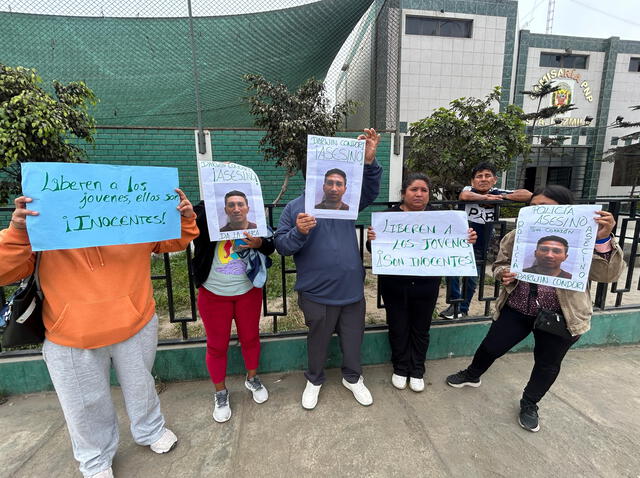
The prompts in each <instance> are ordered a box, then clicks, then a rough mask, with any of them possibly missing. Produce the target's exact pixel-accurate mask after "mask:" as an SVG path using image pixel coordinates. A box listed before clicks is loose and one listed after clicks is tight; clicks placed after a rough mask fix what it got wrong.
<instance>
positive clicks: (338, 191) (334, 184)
mask: <svg viewBox="0 0 640 478" xmlns="http://www.w3.org/2000/svg"><path fill="white" fill-rule="evenodd" d="M346 191H347V175H346V174H345V172H344V171H343V170H341V169H338V168H333V169H330V170H329V171H327V172H326V173H325V175H324V182H323V183H322V193H323V197H322V201H321V202H320V203H318V204H316V205H315V208H316V209H337V210H340V211H348V210H349V205H348V204H345V203H343V202H342V196H344V193H345V192H346Z"/></svg>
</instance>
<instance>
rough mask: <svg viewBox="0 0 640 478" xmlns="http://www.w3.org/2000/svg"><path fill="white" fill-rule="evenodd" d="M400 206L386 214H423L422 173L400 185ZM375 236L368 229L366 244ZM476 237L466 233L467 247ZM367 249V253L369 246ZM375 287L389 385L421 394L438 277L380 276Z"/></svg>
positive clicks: (425, 193) (425, 202)
mask: <svg viewBox="0 0 640 478" xmlns="http://www.w3.org/2000/svg"><path fill="white" fill-rule="evenodd" d="M400 194H401V195H402V200H401V202H400V204H398V205H396V206H392V207H391V208H389V209H387V211H386V212H391V211H398V212H408V211H425V210H428V207H427V206H428V204H429V178H428V177H427V176H426V175H425V174H422V173H412V174H410V175H408V176H407V177H406V178H405V179H404V181H403V182H402V189H401V190H400ZM375 238H376V233H375V231H374V230H373V228H371V227H369V230H368V233H367V239H368V241H372V240H375ZM476 239H477V234H476V232H475V231H474V230H473V229H469V239H468V240H469V243H471V244H473V243H475V241H476ZM367 248H368V249H369V250H371V247H370V243H369V242H367ZM378 278H379V287H380V294H381V295H382V300H383V301H384V305H385V310H386V314H387V324H388V325H389V343H390V345H391V363H392V364H393V375H392V376H391V383H392V384H393V386H394V387H396V388H398V389H404V388H405V387H406V386H407V380H408V381H409V388H411V390H413V391H414V392H422V391H423V390H424V379H423V376H424V373H425V367H424V362H425V360H426V358H427V349H428V347H429V329H430V328H431V319H432V318H433V310H434V308H435V306H436V301H437V300H438V293H439V289H440V281H441V278H440V277H425V276H404V275H403V276H395V275H380V276H378Z"/></svg>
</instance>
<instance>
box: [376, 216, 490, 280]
mask: <svg viewBox="0 0 640 478" xmlns="http://www.w3.org/2000/svg"><path fill="white" fill-rule="evenodd" d="M371 226H372V228H373V230H374V232H375V233H376V239H375V241H371V265H372V269H373V273H374V274H385V275H410V276H477V275H478V271H477V269H476V261H475V256H474V254H473V246H472V245H471V244H469V242H468V237H469V232H468V230H469V225H468V223H467V215H466V214H465V212H464V211H420V212H374V213H373V214H371Z"/></svg>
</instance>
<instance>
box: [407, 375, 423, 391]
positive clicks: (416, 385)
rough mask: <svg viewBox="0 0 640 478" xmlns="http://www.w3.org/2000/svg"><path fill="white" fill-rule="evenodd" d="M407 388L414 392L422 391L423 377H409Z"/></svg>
mask: <svg viewBox="0 0 640 478" xmlns="http://www.w3.org/2000/svg"><path fill="white" fill-rule="evenodd" d="M409 388H410V389H411V390H413V391H414V392H423V391H424V379H423V378H413V377H411V378H409Z"/></svg>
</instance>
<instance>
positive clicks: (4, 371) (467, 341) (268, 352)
mask: <svg viewBox="0 0 640 478" xmlns="http://www.w3.org/2000/svg"><path fill="white" fill-rule="evenodd" d="M591 325H592V328H591V330H590V331H589V332H588V333H586V334H585V335H584V336H583V337H582V338H581V339H580V341H579V342H578V343H577V344H576V345H575V346H574V347H589V346H602V345H622V344H631V343H638V342H640V312H638V311H637V310H636V311H625V312H618V311H607V312H604V313H596V314H595V315H594V317H593V319H592V322H591ZM489 326H490V322H479V323H470V324H446V325H438V326H434V327H433V328H432V330H431V342H430V345H429V354H428V357H427V358H428V359H439V358H445V357H451V356H471V355H473V354H474V353H475V350H476V348H477V347H478V345H479V344H480V342H481V341H482V339H483V338H484V337H485V335H486V333H487V331H488V329H489ZM532 349H533V340H532V336H531V335H530V336H529V337H527V339H525V340H524V341H522V342H521V343H519V344H518V345H516V346H515V347H514V348H513V349H512V351H513V352H516V351H526V350H532ZM390 355H391V353H390V349H389V341H388V337H387V332H386V331H370V332H367V333H365V338H364V342H363V345H362V363H363V364H365V365H370V364H377V363H386V362H388V361H389V360H390ZM204 357H205V347H204V344H191V345H189V344H186V345H183V346H168V347H160V348H159V350H158V353H157V356H156V361H155V365H154V370H153V373H154V376H156V377H157V378H158V379H160V380H162V381H182V380H201V379H208V377H209V375H208V373H207V368H206V365H205V360H204ZM306 358H307V347H306V339H305V337H295V338H274V339H263V341H262V351H261V356H260V371H261V372H263V373H267V372H281V371H287V370H302V369H304V368H305V367H306ZM340 362H341V355H340V347H339V345H338V341H337V337H334V338H333V340H332V343H331V346H330V353H329V358H328V362H327V366H328V367H332V368H333V367H339V366H340ZM227 370H228V373H229V374H240V373H244V362H243V360H242V355H241V353H240V347H239V346H238V345H236V346H233V347H231V348H230V349H229V363H228V368H227ZM434 379H435V378H434ZM442 379H444V377H442ZM112 381H113V383H114V384H115V383H116V381H115V378H114V377H113V376H112ZM51 389H52V384H51V381H50V379H49V374H48V372H47V369H46V366H45V364H44V362H43V361H42V359H41V358H40V357H39V356H35V357H27V358H10V359H1V360H0V393H2V394H18V393H31V392H39V391H43V390H51Z"/></svg>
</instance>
